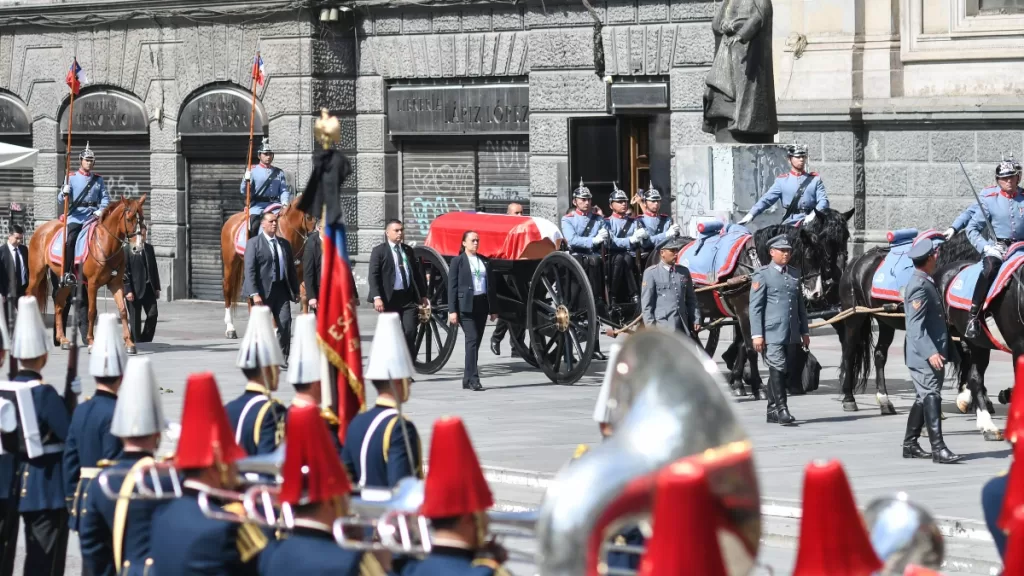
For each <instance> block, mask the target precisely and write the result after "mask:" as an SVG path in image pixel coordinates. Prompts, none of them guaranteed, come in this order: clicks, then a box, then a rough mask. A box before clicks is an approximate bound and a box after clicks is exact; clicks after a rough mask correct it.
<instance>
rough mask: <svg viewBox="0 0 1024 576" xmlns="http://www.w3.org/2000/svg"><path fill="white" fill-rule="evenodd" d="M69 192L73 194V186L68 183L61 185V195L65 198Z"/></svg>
mask: <svg viewBox="0 0 1024 576" xmlns="http://www.w3.org/2000/svg"><path fill="white" fill-rule="evenodd" d="M68 194H71V186H68V185H67V184H65V185H63V186H61V187H60V197H61V198H63V197H65V196H67V195H68Z"/></svg>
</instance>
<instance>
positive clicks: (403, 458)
mask: <svg viewBox="0 0 1024 576" xmlns="http://www.w3.org/2000/svg"><path fill="white" fill-rule="evenodd" d="M403 342H405V336H403V335H402V324H401V320H400V319H399V317H398V314H396V313H394V312H385V313H383V314H381V315H380V316H379V317H378V320H377V330H376V332H375V333H374V335H373V345H372V348H370V361H369V363H368V364H367V367H366V371H365V372H363V378H365V379H366V380H370V381H372V382H373V386H374V387H375V388H376V389H377V402H376V404H375V405H374V406H373V408H370V409H369V410H367V411H366V412H363V413H362V414H359V415H358V416H356V417H355V418H353V419H352V423H351V424H349V426H348V430H347V432H346V433H345V446H344V448H342V451H341V457H342V460H343V461H344V462H345V468H347V469H348V473H349V475H350V476H351V477H352V478H353V479H357V483H358V485H359V487H360V488H363V487H366V486H370V487H374V488H394V487H395V485H396V484H398V481H399V480H401V479H402V478H406V477H408V476H415V477H416V478H423V454H422V450H421V448H420V436H419V434H418V433H417V432H416V426H414V425H413V423H412V422H411V421H409V420H408V419H407V418H405V416H404V415H402V414H400V413H399V409H400V408H401V404H402V403H403V402H406V401H408V400H409V392H410V390H409V383H410V381H411V380H412V376H413V374H414V369H413V366H412V358H411V357H410V356H409V349H408V348H406V347H405V346H402V343H403Z"/></svg>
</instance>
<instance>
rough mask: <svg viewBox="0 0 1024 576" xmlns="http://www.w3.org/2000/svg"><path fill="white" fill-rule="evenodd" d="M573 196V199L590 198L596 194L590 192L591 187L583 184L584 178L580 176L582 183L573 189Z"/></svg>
mask: <svg viewBox="0 0 1024 576" xmlns="http://www.w3.org/2000/svg"><path fill="white" fill-rule="evenodd" d="M572 197H573V199H576V198H583V199H585V200H590V199H591V198H593V197H594V196H593V194H591V193H590V188H587V187H586V186H584V185H583V178H580V185H579V186H578V187H577V188H576V189H575V190H573V191H572Z"/></svg>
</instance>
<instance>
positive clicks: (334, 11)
mask: <svg viewBox="0 0 1024 576" xmlns="http://www.w3.org/2000/svg"><path fill="white" fill-rule="evenodd" d="M337 21H338V9H337V8H331V22H337Z"/></svg>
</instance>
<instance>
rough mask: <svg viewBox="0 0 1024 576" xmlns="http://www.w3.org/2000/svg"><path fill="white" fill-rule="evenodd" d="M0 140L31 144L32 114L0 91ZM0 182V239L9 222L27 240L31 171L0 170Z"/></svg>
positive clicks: (32, 208)
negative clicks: (17, 228)
mask: <svg viewBox="0 0 1024 576" xmlns="http://www.w3.org/2000/svg"><path fill="white" fill-rule="evenodd" d="M0 142H4V143H5V144H13V145H15V146H24V147H26V148H31V147H32V117H31V116H30V115H29V113H28V109H27V108H26V107H25V104H24V103H23V102H22V101H21V100H19V99H18V98H17V97H16V96H14V95H12V94H7V93H0ZM0 182H3V186H0V239H6V237H7V234H8V233H9V232H10V230H11V224H19V225H21V227H22V228H24V229H25V237H26V241H27V240H28V237H29V236H31V234H32V230H33V229H34V228H35V202H34V200H33V198H32V189H33V187H34V186H35V184H34V182H33V170H32V169H31V168H29V169H17V170H7V169H0Z"/></svg>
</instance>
